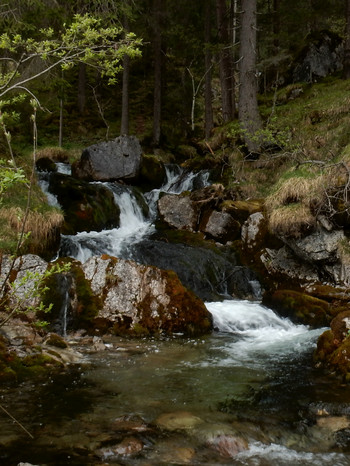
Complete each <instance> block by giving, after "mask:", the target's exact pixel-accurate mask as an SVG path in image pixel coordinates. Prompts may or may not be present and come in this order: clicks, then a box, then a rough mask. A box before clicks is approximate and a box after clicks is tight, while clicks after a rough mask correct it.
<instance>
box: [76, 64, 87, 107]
mask: <svg viewBox="0 0 350 466" xmlns="http://www.w3.org/2000/svg"><path fill="white" fill-rule="evenodd" d="M78 110H79V113H80V115H84V113H85V110H86V64H85V63H79V76H78Z"/></svg>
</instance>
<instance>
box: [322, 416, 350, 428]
mask: <svg viewBox="0 0 350 466" xmlns="http://www.w3.org/2000/svg"><path fill="white" fill-rule="evenodd" d="M316 423H317V426H318V427H321V428H322V429H325V430H327V431H330V432H337V431H338V430H342V429H348V428H349V427H350V421H349V419H348V418H347V417H346V416H322V417H320V418H318V419H317V422H316Z"/></svg>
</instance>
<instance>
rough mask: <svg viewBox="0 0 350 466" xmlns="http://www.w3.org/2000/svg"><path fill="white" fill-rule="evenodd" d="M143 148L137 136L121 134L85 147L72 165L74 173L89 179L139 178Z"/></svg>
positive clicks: (129, 179) (130, 179)
mask: <svg viewBox="0 0 350 466" xmlns="http://www.w3.org/2000/svg"><path fill="white" fill-rule="evenodd" d="M141 155H142V149H141V146H140V143H139V141H138V139H137V138H136V137H135V136H119V137H117V138H116V139H115V140H113V141H108V142H101V143H99V144H94V145H92V146H90V147H88V148H86V149H84V151H83V153H82V155H81V157H80V160H79V161H78V162H77V163H75V164H73V165H72V175H73V176H75V177H76V178H80V179H84V180H89V181H113V180H127V181H132V180H135V179H137V177H138V175H139V171H140V167H141Z"/></svg>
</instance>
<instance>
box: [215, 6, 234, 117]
mask: <svg viewBox="0 0 350 466" xmlns="http://www.w3.org/2000/svg"><path fill="white" fill-rule="evenodd" d="M227 13H228V12H227V8H226V0H216V15H217V27H218V37H219V41H220V52H219V74H220V83H221V104H222V118H223V121H224V123H227V122H229V121H231V120H232V119H233V116H234V111H233V102H232V79H233V66H232V60H231V51H230V45H231V41H230V40H229V21H228V17H229V15H228V14H227Z"/></svg>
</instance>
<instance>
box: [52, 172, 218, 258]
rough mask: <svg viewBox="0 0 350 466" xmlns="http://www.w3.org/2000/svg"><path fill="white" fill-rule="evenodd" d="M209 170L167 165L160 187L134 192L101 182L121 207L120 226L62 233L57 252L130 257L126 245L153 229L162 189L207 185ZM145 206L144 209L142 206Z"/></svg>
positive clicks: (172, 191) (165, 190)
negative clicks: (186, 170)
mask: <svg viewBox="0 0 350 466" xmlns="http://www.w3.org/2000/svg"><path fill="white" fill-rule="evenodd" d="M208 177H209V174H208V172H206V171H202V172H199V173H197V174H195V173H192V172H184V170H182V169H181V167H178V166H176V165H170V166H167V167H166V181H165V183H164V185H163V186H162V187H161V188H160V189H154V190H153V191H151V192H149V193H146V194H145V195H142V194H141V193H138V195H137V196H136V194H135V192H134V191H133V189H132V188H130V187H127V186H124V185H120V184H118V183H111V182H108V183H103V184H104V186H106V187H107V188H108V189H110V190H111V191H112V192H113V195H114V198H115V202H116V204H117V205H118V206H119V208H120V226H119V228H113V229H110V230H103V231H101V232H95V231H90V232H80V233H77V234H76V235H62V240H61V249H60V256H68V257H73V258H75V259H77V260H79V261H80V262H86V261H87V260H88V259H89V258H90V257H91V256H94V255H101V254H109V255H112V256H117V257H123V258H129V257H128V245H129V244H135V243H137V242H139V241H140V240H141V239H143V238H145V237H147V236H149V235H150V234H151V233H152V232H154V226H153V222H154V220H155V218H156V216H157V200H158V198H159V195H160V193H161V192H170V193H177V194H178V193H181V192H183V191H187V190H190V189H193V188H194V186H197V187H200V186H206V185H207V184H208ZM142 203H143V204H144V207H145V206H146V207H147V213H145V212H144V210H146V209H143V208H142Z"/></svg>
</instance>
